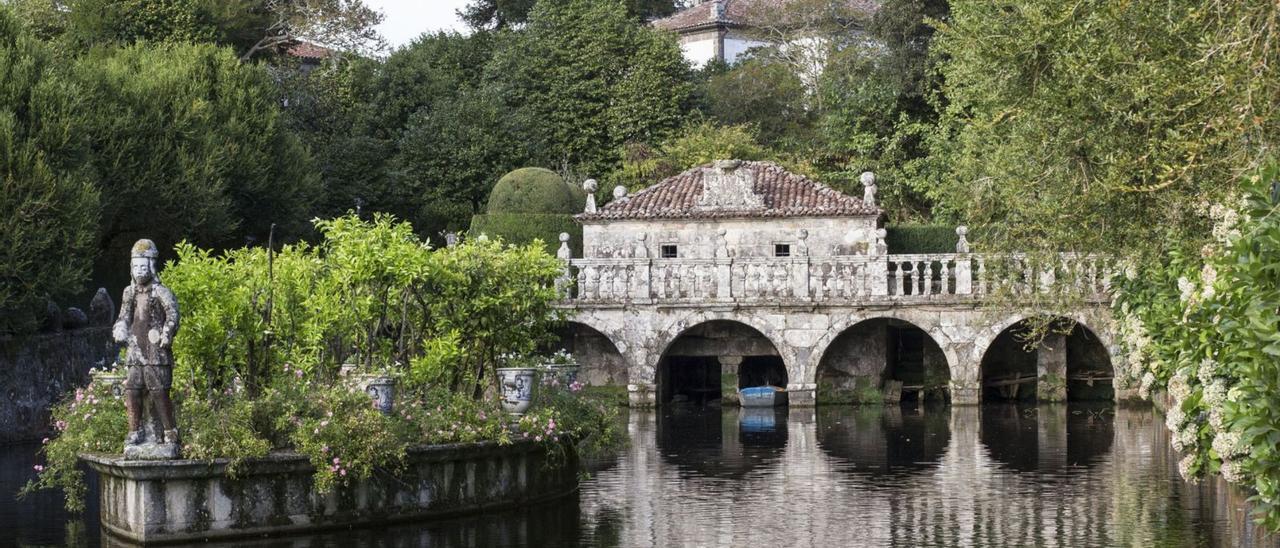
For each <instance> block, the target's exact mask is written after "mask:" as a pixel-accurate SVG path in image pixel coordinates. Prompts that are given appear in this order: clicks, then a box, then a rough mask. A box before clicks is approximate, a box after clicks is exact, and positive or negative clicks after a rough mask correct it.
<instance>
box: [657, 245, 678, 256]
mask: <svg viewBox="0 0 1280 548" xmlns="http://www.w3.org/2000/svg"><path fill="white" fill-rule="evenodd" d="M676 252H677V249H676V246H675V245H673V244H666V245H663V246H662V254H661V257H662V258H663V259H674V258H676Z"/></svg>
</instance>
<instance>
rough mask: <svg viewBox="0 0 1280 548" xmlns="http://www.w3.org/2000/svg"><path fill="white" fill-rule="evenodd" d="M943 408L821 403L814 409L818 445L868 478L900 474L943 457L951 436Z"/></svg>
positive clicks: (926, 466) (897, 477) (927, 466)
mask: <svg viewBox="0 0 1280 548" xmlns="http://www.w3.org/2000/svg"><path fill="white" fill-rule="evenodd" d="M947 409H948V408H941V411H942V412H932V411H929V412H923V413H917V412H914V411H911V410H905V411H904V410H903V408H900V407H897V406H859V407H830V406H829V407H823V408H820V409H819V410H818V413H817V431H818V447H819V448H821V449H822V451H823V452H824V453H826V454H827V455H828V456H830V457H832V458H834V459H836V460H838V461H840V462H841V463H842V467H843V468H847V469H849V470H851V471H852V472H853V473H856V474H859V475H866V476H868V478H869V479H870V480H871V481H874V482H880V481H884V480H894V481H896V480H901V479H902V478H904V477H906V476H910V475H913V474H915V473H918V472H919V471H921V470H927V469H931V468H934V467H936V466H937V465H938V463H939V462H940V461H941V459H942V456H943V455H944V454H945V453H946V451H947V446H948V445H949V444H950V442H951V425H950V413H948V412H947Z"/></svg>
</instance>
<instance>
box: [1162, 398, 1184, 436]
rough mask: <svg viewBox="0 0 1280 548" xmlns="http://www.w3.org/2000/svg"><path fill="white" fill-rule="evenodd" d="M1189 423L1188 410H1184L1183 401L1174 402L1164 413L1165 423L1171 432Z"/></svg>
mask: <svg viewBox="0 0 1280 548" xmlns="http://www.w3.org/2000/svg"><path fill="white" fill-rule="evenodd" d="M1186 423H1187V412H1186V411H1183V410H1182V402H1174V403H1173V405H1171V406H1169V410H1168V411H1166V412H1165V415H1164V425H1165V426H1167V427H1168V428H1169V431H1170V432H1177V431H1179V430H1181V429H1182V426H1183V425H1184V424H1186Z"/></svg>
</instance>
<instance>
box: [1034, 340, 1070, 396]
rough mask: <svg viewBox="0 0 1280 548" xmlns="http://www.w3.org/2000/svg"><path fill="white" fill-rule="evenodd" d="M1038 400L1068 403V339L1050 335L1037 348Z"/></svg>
mask: <svg viewBox="0 0 1280 548" xmlns="http://www.w3.org/2000/svg"><path fill="white" fill-rule="evenodd" d="M1036 376H1037V377H1039V378H1038V379H1037V383H1036V399H1038V400H1039V401H1042V402H1055V401H1067V337H1066V336H1065V335H1063V334H1061V333H1049V334H1047V335H1045V337H1044V339H1043V340H1041V341H1040V346H1039V347H1037V348H1036Z"/></svg>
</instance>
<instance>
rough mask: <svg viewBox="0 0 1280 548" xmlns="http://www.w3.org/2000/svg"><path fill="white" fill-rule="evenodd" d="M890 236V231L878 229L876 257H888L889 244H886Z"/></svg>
mask: <svg viewBox="0 0 1280 548" xmlns="http://www.w3.org/2000/svg"><path fill="white" fill-rule="evenodd" d="M888 235H889V231H887V230H885V229H883V228H879V229H876V255H888V254H889V244H888V243H887V242H885V237H886V236H888Z"/></svg>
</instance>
